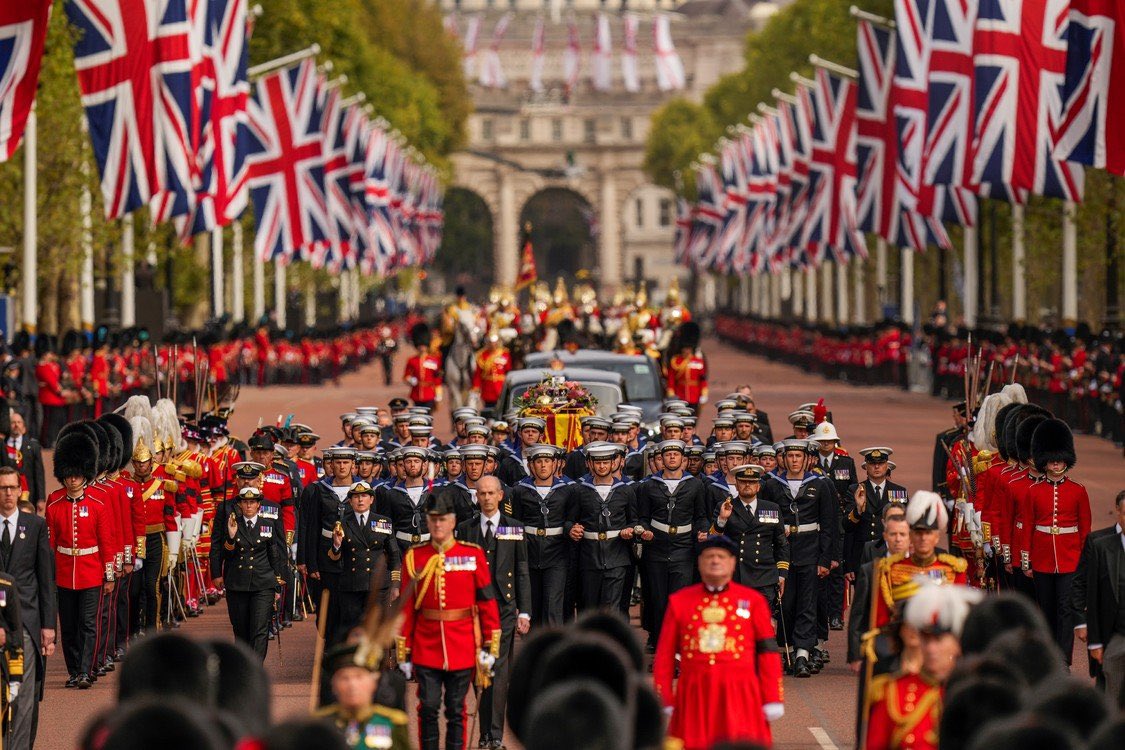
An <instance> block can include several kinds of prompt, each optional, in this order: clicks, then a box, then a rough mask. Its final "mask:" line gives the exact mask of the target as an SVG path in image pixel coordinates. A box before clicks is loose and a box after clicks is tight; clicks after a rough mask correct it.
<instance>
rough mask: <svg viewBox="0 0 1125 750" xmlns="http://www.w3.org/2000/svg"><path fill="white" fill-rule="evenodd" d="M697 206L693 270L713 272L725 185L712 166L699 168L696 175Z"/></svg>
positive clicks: (689, 252) (722, 217) (692, 249)
mask: <svg viewBox="0 0 1125 750" xmlns="http://www.w3.org/2000/svg"><path fill="white" fill-rule="evenodd" d="M695 188H696V196H697V199H698V200H697V203H696V204H695V207H696V211H695V226H694V228H693V229H692V241H691V247H690V248H689V250H688V255H689V256H690V257H691V259H692V264H693V267H695V268H699V269H705V268H713V267H714V264H715V262H716V251H717V249H718V242H716V241H715V240H716V237H717V236H718V233H719V229H720V227H721V226H722V224H723V221H724V219H725V218H726V217H725V215H724V214H725V212H724V210H723V206H722V204H721V203H720V201H721V200H722V195H723V188H722V183H721V182H720V180H719V175H718V173H717V172H716V171H715V165H714V164H711V163H704V164H700V165H699V168H698V169H697V170H696V172H695Z"/></svg>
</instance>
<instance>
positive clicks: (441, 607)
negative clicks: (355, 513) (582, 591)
mask: <svg viewBox="0 0 1125 750" xmlns="http://www.w3.org/2000/svg"><path fill="white" fill-rule="evenodd" d="M425 509H426V525H427V527H428V528H429V533H430V540H429V542H427V543H425V544H419V545H415V546H413V547H411V548H410V549H408V550H407V551H406V555H405V556H404V557H403V561H402V587H403V590H404V591H409V590H411V589H410V586H411V585H413V593H412V594H411V596H412V599H413V600H412V601H408V602H407V603H406V604H405V606H404V607H403V610H402V613H403V622H402V634H401V635H400V636H399V637H398V661H399V668H400V669H401V670H402V671H403V673H404V674H405V675H406V676H407V678H409V677H410V676H411V675H412V674H414V673H415V672H417V679H418V701H419V706H418V746H419V748H421V750H438V737H439V732H440V727H439V726H438V712H439V710H440V709H441V707H442V705H444V706H445V721H446V729H445V732H446V742H445V747H446V750H463V748H465V747H466V746H467V744H468V732H469V725H468V722H467V721H466V711H465V697H466V695H467V694H468V691H469V685H470V683H471V682H473V681H474V678H475V681H476V684H477V685H478V686H480V687H487V686H488V684H490V680H491V676H490V675H491V669H492V665H493V664H495V662H496V657H497V656H498V655H499V653H500V638H501V630H500V612H499V609H498V608H497V604H496V600H495V599H494V598H493V594H492V587H491V585H490V584H491V582H492V577H491V573H490V572H489V568H488V561H487V559H486V558H485V554H484V550H483V549H481V548H480V547H479V546H478V545H475V544H469V543H467V542H461V541H458V540H457V539H455V538H454V537H453V531H454V528H455V527H456V524H457V515H456V509H455V508H454V503H453V495H452V494H451V493H450V492H448V491H439V492H436V493H434V494H431V495H430V496H429V498H427V500H426V506H425ZM443 689H444V692H445V696H444V699H443V696H442V691H443Z"/></svg>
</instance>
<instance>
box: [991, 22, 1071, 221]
mask: <svg viewBox="0 0 1125 750" xmlns="http://www.w3.org/2000/svg"><path fill="white" fill-rule="evenodd" d="M1069 5H1070V0H981V2H980V5H979V11H978V16H977V22H976V34H975V40H974V52H973V64H974V68H975V71H974V78H975V92H974V100H975V126H976V130H975V138H974V142H973V180H972V181H973V184H987V185H992V186H997V185H1001V186H1005V187H1006V190H1005V191H1004V192H1006V193H1009V194H1010V195H1011V197H1012V198H1014V199H1015V200H1018V201H1019V202H1021V203H1022V202H1024V201H1025V200H1026V196H1027V195H1028V194H1029V193H1033V194H1036V195H1046V196H1051V197H1055V198H1062V199H1064V200H1070V201H1079V200H1082V193H1083V170H1082V167H1081V166H1080V165H1078V164H1073V163H1069V162H1066V161H1062V160H1060V159H1059V158H1058V157H1057V156H1056V155H1055V150H1056V145H1057V144H1056V140H1057V136H1058V133H1059V124H1060V122H1061V120H1062V110H1063V100H1062V90H1063V84H1064V82H1065V74H1066V61H1067V33H1068V28H1067V27H1068V26H1069V16H1068V12H1067V11H1068V7H1069ZM989 193H990V194H992V195H996V194H997V192H996V191H995V190H992V191H989Z"/></svg>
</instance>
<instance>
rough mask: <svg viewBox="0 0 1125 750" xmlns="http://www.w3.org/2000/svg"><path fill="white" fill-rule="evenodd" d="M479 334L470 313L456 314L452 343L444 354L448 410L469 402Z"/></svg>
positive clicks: (475, 320) (478, 329)
mask: <svg viewBox="0 0 1125 750" xmlns="http://www.w3.org/2000/svg"><path fill="white" fill-rule="evenodd" d="M481 333H482V331H481V328H480V326H479V325H478V324H477V319H476V316H475V315H473V313H472V312H471V311H469V310H462V311H460V312H459V313H458V315H457V320H456V322H455V324H454V326H453V343H451V344H450V345H449V348H448V349H447V350H446V352H445V390H446V392H447V393H448V394H449V408H450V409H457V408H459V407H462V406H465V405H466V404H467V403H468V401H469V391H470V390H472V387H473V372H474V371H475V369H476V359H477V357H476V354H477V347H478V346H479V344H480V337H481Z"/></svg>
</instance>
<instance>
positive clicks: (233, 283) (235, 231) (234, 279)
mask: <svg viewBox="0 0 1125 750" xmlns="http://www.w3.org/2000/svg"><path fill="white" fill-rule="evenodd" d="M230 238H231V243H230V244H231V248H230V249H231V254H232V255H233V256H234V257H233V258H232V259H231V276H230V287H231V288H230V294H231V299H230V310H231V319H232V320H233V321H234V322H235V323H241V322H242V321H244V320H245V319H246V303H245V301H244V300H243V289H242V223H241V222H239V221H234V222H232V223H231V227H230Z"/></svg>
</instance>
